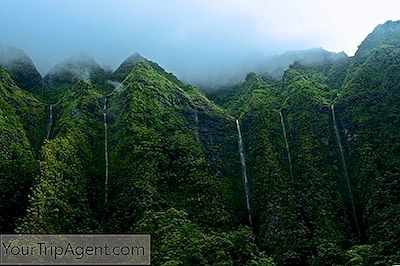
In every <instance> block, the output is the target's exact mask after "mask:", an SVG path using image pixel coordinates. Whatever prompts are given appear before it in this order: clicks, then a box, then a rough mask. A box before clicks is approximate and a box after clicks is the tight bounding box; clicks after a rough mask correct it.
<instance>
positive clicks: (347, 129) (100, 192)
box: [0, 22, 400, 266]
mask: <svg viewBox="0 0 400 266" xmlns="http://www.w3.org/2000/svg"><path fill="white" fill-rule="evenodd" d="M399 25H400V22H388V23H385V24H383V25H380V26H378V27H377V28H376V30H375V31H374V32H373V33H371V34H370V35H369V36H368V37H367V39H366V40H365V41H364V42H363V43H362V45H361V46H360V49H359V51H358V52H357V53H356V55H355V56H354V57H351V58H348V57H346V56H344V55H341V54H339V55H329V54H326V61H325V62H322V63H321V62H320V61H319V63H318V64H312V63H310V64H307V61H304V60H303V62H302V63H301V62H295V63H294V64H292V65H291V66H290V67H289V68H288V69H287V70H286V71H285V73H284V74H283V77H282V79H279V80H276V79H273V78H271V77H269V76H267V75H263V76H261V75H258V74H255V73H250V74H248V76H247V77H246V80H245V81H243V83H242V84H240V85H238V86H236V87H235V88H232V89H231V90H230V91H229V93H226V94H224V95H218V94H216V96H215V99H217V102H218V104H219V105H216V104H215V103H213V102H212V101H210V100H209V99H208V98H207V96H206V95H205V94H203V93H202V92H200V91H199V90H198V89H197V88H194V87H192V86H190V85H186V84H184V83H182V82H181V81H179V80H178V79H177V78H176V77H175V76H174V75H173V74H171V73H167V72H165V71H164V70H163V69H162V68H161V67H160V66H159V65H157V64H156V63H154V62H151V61H148V60H146V59H144V58H142V57H141V56H140V55H138V54H135V55H133V56H131V57H129V58H128V59H127V60H126V61H125V62H123V63H122V64H121V66H120V67H119V68H118V69H117V70H116V71H115V72H114V73H113V74H111V73H109V72H107V71H105V70H104V69H102V68H101V67H99V66H98V65H97V63H95V62H94V61H91V60H86V61H85V60H84V61H81V62H68V63H64V64H62V65H59V66H57V67H56V68H55V69H54V70H53V71H52V72H51V73H50V74H49V75H48V76H47V77H46V78H45V79H44V82H45V87H41V88H44V90H43V91H39V90H37V89H30V88H25V87H23V86H22V85H20V84H19V83H18V82H14V80H13V78H14V76H13V75H10V74H12V73H7V72H11V71H9V70H8V69H6V71H7V72H6V71H4V70H0V130H1V131H0V199H1V200H0V209H1V215H0V232H19V233H149V234H151V235H152V260H153V264H155V265H254V266H255V265H275V264H276V265H392V264H395V263H396V262H397V263H398V262H400V253H399V251H400V244H399V241H398V240H399V239H400V227H399V226H398V221H399V220H400V198H399V195H400V194H399V188H400V156H399V155H400V141H399V140H400V128H399V127H400V118H399V117H400V105H399V102H400V85H399V84H400V75H399V73H400V48H399V47H400V39H399V36H400V26H399ZM323 56H325V55H323ZM332 56H334V58H331V57H332ZM21 71H23V69H22V70H21ZM108 79H114V80H116V81H118V82H122V84H120V85H118V86H117V87H116V88H114V89H113V88H112V85H111V83H110V82H108ZM109 83H110V84H109ZM27 84H29V83H27ZM21 87H22V88H21ZM29 91H30V92H29ZM32 92H33V93H35V94H33V93H32ZM105 99H107V108H106V109H103V108H104V100H105ZM49 103H52V115H53V118H52V123H51V126H50V124H49ZM331 106H332V107H334V108H332V107H331ZM104 114H105V117H106V122H107V128H108V130H107V135H108V145H107V147H108V154H107V155H108V158H109V176H108V177H109V183H108V196H107V201H106V194H105V192H106V184H105V170H106V169H105V147H104V143H105V127H104V124H103V123H104V120H103V119H104ZM333 114H334V115H335V119H333ZM235 119H239V120H240V125H241V132H242V136H243V141H244V151H245V158H246V164H247V171H248V179H249V190H250V204H251V209H252V213H251V215H252V217H253V223H252V225H251V226H250V225H249V222H248V219H247V215H248V213H247V209H246V203H245V194H244V186H243V180H242V177H241V164H240V160H239V151H238V134H237V130H236V124H235ZM48 130H49V133H50V134H49V137H48V138H47V139H46V133H47V131H48ZM341 146H342V147H343V149H341ZM342 158H343V159H342Z"/></svg>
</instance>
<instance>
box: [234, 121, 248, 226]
mask: <svg viewBox="0 0 400 266" xmlns="http://www.w3.org/2000/svg"><path fill="white" fill-rule="evenodd" d="M236 128H237V132H238V136H239V140H238V144H239V155H240V164H241V167H242V177H243V182H244V192H245V196H246V207H247V213H248V215H249V224H250V226H252V220H251V208H250V193H249V184H248V180H247V170H246V159H245V155H244V149H243V140H242V133H241V130H240V124H239V120H237V119H236Z"/></svg>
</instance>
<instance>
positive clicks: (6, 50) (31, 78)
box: [0, 45, 43, 93]
mask: <svg viewBox="0 0 400 266" xmlns="http://www.w3.org/2000/svg"><path fill="white" fill-rule="evenodd" d="M0 67H2V68H4V69H5V70H7V72H8V73H9V74H10V76H11V77H12V79H13V80H14V81H15V83H16V84H17V85H18V86H19V87H20V88H23V89H25V90H28V91H31V92H37V93H39V92H41V90H42V86H43V84H42V76H41V75H40V73H39V72H38V70H37V69H36V67H35V65H34V64H33V62H32V60H31V59H30V58H29V56H28V55H27V54H26V53H25V52H24V51H22V50H21V49H18V48H15V47H9V46H2V45H0Z"/></svg>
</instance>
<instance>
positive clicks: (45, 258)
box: [0, 235, 150, 265]
mask: <svg viewBox="0 0 400 266" xmlns="http://www.w3.org/2000/svg"><path fill="white" fill-rule="evenodd" d="M0 241H1V243H0V244H1V260H0V264H3V265H15V264H19V265H26V264H29V265H35V264H37V265H42V264H51V265H54V264H58V265H61V264H62V265H68V264H73V265H77V264H80V265H85V264H89V265H110V264H111V265H150V235H1V239H0Z"/></svg>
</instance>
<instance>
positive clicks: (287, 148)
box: [279, 110, 294, 182]
mask: <svg viewBox="0 0 400 266" xmlns="http://www.w3.org/2000/svg"><path fill="white" fill-rule="evenodd" d="M279 116H280V117H281V126H282V131H283V137H284V139H285V145H286V152H287V157H288V162H289V170H290V178H291V179H292V182H293V181H294V178H293V167H292V157H291V156H290V148H289V142H288V139H287V135H286V126H285V122H284V120H283V115H282V112H281V111H280V110H279Z"/></svg>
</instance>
